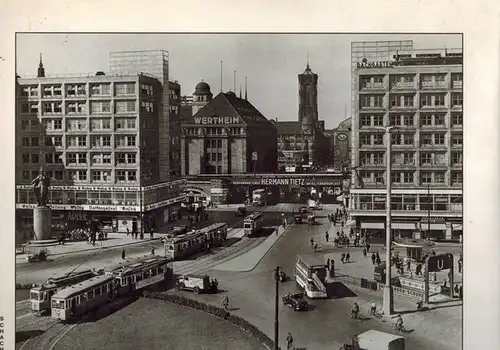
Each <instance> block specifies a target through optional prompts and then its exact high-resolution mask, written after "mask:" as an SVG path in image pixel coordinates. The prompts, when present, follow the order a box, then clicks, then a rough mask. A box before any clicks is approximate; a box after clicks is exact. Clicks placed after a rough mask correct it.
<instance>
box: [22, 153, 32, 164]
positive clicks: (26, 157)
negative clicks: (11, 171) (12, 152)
mask: <svg viewBox="0 0 500 350" xmlns="http://www.w3.org/2000/svg"><path fill="white" fill-rule="evenodd" d="M21 159H22V160H23V164H29V162H30V155H29V154H23V155H21Z"/></svg>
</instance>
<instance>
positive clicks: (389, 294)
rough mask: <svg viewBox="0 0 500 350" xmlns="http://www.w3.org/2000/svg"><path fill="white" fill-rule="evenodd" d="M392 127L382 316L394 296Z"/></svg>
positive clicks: (388, 150) (388, 130)
mask: <svg viewBox="0 0 500 350" xmlns="http://www.w3.org/2000/svg"><path fill="white" fill-rule="evenodd" d="M391 130H392V127H388V128H386V162H387V164H386V181H387V194H386V195H387V198H386V204H385V206H386V224H385V288H384V306H383V309H384V314H385V315H387V316H389V315H392V313H393V312H394V298H393V297H394V295H393V290H392V278H391V277H392V276H391V247H392V230H391V226H392V220H391V216H392V211H391V209H392V208H391V205H392V201H391V192H392V178H391V168H392V167H391V165H392V164H391V150H392V149H391V148H392V138H391Z"/></svg>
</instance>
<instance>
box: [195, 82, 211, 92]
mask: <svg viewBox="0 0 500 350" xmlns="http://www.w3.org/2000/svg"><path fill="white" fill-rule="evenodd" d="M211 94H212V93H211V92H210V85H208V84H207V83H205V82H204V81H201V82H199V83H198V84H197V85H196V87H195V88H194V93H193V95H211Z"/></svg>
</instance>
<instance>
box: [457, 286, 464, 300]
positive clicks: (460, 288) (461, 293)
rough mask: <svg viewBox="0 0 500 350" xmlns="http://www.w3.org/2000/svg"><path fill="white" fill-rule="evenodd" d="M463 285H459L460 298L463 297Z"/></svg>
mask: <svg viewBox="0 0 500 350" xmlns="http://www.w3.org/2000/svg"><path fill="white" fill-rule="evenodd" d="M463 296H464V295H463V287H462V285H460V287H458V298H459V299H462V298H463Z"/></svg>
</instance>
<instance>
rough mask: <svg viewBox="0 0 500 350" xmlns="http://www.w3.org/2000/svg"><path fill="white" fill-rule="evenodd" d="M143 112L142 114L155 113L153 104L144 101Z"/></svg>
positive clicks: (142, 104)
mask: <svg viewBox="0 0 500 350" xmlns="http://www.w3.org/2000/svg"><path fill="white" fill-rule="evenodd" d="M141 111H142V112H149V113H151V112H153V102H147V101H142V102H141Z"/></svg>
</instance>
